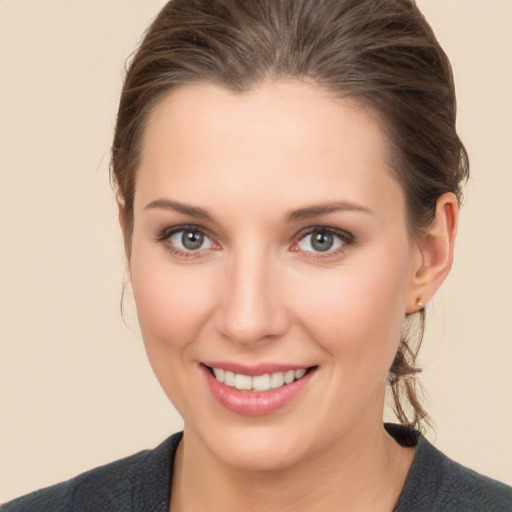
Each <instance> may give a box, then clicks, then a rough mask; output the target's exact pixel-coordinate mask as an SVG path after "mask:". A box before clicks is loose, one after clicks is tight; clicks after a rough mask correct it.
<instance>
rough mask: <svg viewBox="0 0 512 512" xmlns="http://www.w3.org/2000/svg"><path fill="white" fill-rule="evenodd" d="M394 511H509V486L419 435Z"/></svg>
mask: <svg viewBox="0 0 512 512" xmlns="http://www.w3.org/2000/svg"><path fill="white" fill-rule="evenodd" d="M395 510H396V511H397V512H408V511H413V510H414V511H415V512H427V511H428V512H435V511H443V512H462V511H464V512H511V511H512V487H509V486H507V485H505V484H503V483H501V482H498V481H497V480H493V479H492V478H488V477H486V476H483V475H480V474H479V473H477V472H475V471H473V470H471V469H469V468H466V467H464V466H462V465H460V464H458V463H457V462H454V461H453V460H451V459H450V458H449V457H447V456H446V455H444V454H443V453H442V452H441V451H439V450H438V449H437V448H435V447H434V446H433V445H432V444H430V443H429V442H428V441H427V440H426V439H425V438H424V437H421V436H419V439H418V448H417V452H416V457H415V459H414V462H413V465H412V467H411V470H410V473H409V476H408V478H407V481H406V484H405V487H404V490H403V492H402V496H401V497H400V500H399V503H398V505H397V508H396V509H395Z"/></svg>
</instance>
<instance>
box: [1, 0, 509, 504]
mask: <svg viewBox="0 0 512 512" xmlns="http://www.w3.org/2000/svg"><path fill="white" fill-rule="evenodd" d="M162 4H163V2H162V1H156V0H101V1H100V0H61V1H59V0H32V1H29V0H0V233H1V242H0V243H1V250H0V343H1V354H0V461H1V462H0V500H6V499H9V498H12V497H14V496H16V495H19V494H21V493H25V492H27V491H29V490H32V489H35V488H38V487H41V486H45V485H48V484H51V483H54V482H57V481H59V480H62V479H65V478H68V477H71V476H73V475H75V474H76V473H78V472H81V471H84V470H86V469H88V468H91V467H93V466H97V465H99V464H102V463H105V462H107V461H110V460H113V459H115V458H119V457H121V456H123V455H128V454H130V453H133V452H135V451H137V450H140V449H142V448H146V447H151V446H154V445H155V444H156V443H158V442H159V441H160V440H162V439H163V438H164V437H166V436H167V435H169V434H170V433H171V432H173V431H175V430H177V429H179V428H180V424H181V420H180V418H179V417H178V416H177V414H176V413H175V412H174V411H173V409H172V407H171V406H170V405H169V403H168V402H167V399H166V398H165V397H164V395H163V392H162V391H161V390H160V388H159V386H158V384H157V382H156V380H155V379H154V378H153V376H152V373H151V370H150V368H149V365H148V363H147V361H146V357H145V354H144V352H143V349H142V346H141V341H140V338H139V334H138V330H137V327H136V322H135V319H134V315H133V311H131V312H129V314H128V317H127V323H128V327H125V326H124V325H123V322H122V320H121V317H120V314H119V299H120V292H121V284H122V280H123V272H124V263H123V251H122V244H121V237H120V234H119V232H118V229H117V224H116V212H115V208H114V203H113V199H112V193H111V191H110V189H109V185H108V178H107V168H108V150H109V144H110V141H111V134H112V127H113V119H114V113H115V109H116V102H117V98H118V92H119V87H120V83H121V75H122V69H123V63H124V61H125V59H126V57H127V56H128V54H129V52H130V51H131V50H132V49H133V48H134V47H135V45H136V43H137V41H138V38H139V35H140V34H141V32H142V30H143V29H144V28H145V26H146V24H147V22H148V21H149V19H150V18H151V16H153V15H154V14H155V13H156V11H157V10H158V8H159V7H160V6H161V5H162ZM419 4H420V6H421V7H423V9H424V11H425V13H426V15H427V17H428V18H429V20H430V21H431V23H432V24H433V26H434V28H435V30H436V32H437V34H438V36H439V38H440V40H441V42H442V43H443V44H444V46H445V48H446V50H447V52H448V54H449V55H450V56H451V58H452V62H453V65H454V69H455V77H456V81H457V86H458V94H459V106H460V112H459V118H460V131H461V134H462V136H463V139H464V141H465V142H466V145H467V147H468V150H469V152H470V156H471V162H472V172H473V177H472V180H471V183H470V185H469V187H468V189H467V194H466V195H467V205H466V207H465V209H464V212H463V215H462V225H461V229H460V238H459V241H458V246H457V251H456V262H455V268H454V270H453V272H452V274H451V276H450V278H449V280H448V282H447V283H446V285H445V287H444V289H443V290H442V291H441V292H440V293H439V294H438V296H437V298H436V299H435V302H434V304H433V306H430V307H429V308H430V309H429V313H430V315H429V316H430V326H431V327H430V330H429V334H428V336H427V339H426V341H425V351H424V361H425V362H426V364H427V369H426V371H425V373H424V377H423V381H424V383H425V385H426V388H427V389H428V392H429V399H428V407H429V410H430V412H431V414H432V416H433V418H434V420H435V422H436V425H437V435H435V434H433V433H431V434H430V437H431V438H432V439H434V440H435V442H436V444H437V445H438V446H439V447H441V448H442V449H443V450H445V451H446V452H447V453H448V454H449V455H451V456H452V457H453V458H455V459H457V460H459V461H460V462H462V463H464V464H466V465H469V466H471V467H473V468H475V469H477V470H479V471H481V472H484V473H487V474H489V475H491V476H494V477H496V478H499V479H501V480H504V481H507V482H508V483H512V462H511V461H512V436H511V435H510V433H511V432H512V411H511V409H512V407H511V398H512V371H511V367H512V321H511V307H512V199H511V195H512V150H511V148H512V29H511V27H512V1H511V0H420V1H419ZM128 302H129V301H128Z"/></svg>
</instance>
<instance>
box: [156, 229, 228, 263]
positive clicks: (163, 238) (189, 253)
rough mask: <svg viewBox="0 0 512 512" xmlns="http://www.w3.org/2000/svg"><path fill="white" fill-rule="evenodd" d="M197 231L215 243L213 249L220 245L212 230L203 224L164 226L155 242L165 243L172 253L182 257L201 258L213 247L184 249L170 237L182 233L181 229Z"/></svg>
mask: <svg viewBox="0 0 512 512" xmlns="http://www.w3.org/2000/svg"><path fill="white" fill-rule="evenodd" d="M187 230H188V231H197V232H199V233H201V234H202V235H204V236H205V237H206V238H208V239H209V240H210V241H211V243H212V244H213V249H214V250H215V249H216V248H218V247H219V244H218V242H217V241H216V240H215V238H214V237H213V236H212V235H211V234H210V232H209V231H208V230H207V229H205V228H204V227H202V226H198V225H196V224H180V225H177V226H169V227H166V228H164V229H163V230H161V231H160V232H159V234H158V235H157V236H156V237H155V242H157V243H160V244H163V245H164V246H165V247H166V248H167V249H168V250H169V251H170V252H171V253H173V254H175V255H177V256H180V257H182V258H199V257H201V256H203V255H204V253H205V252H206V251H210V250H212V247H209V248H207V249H197V250H195V251H193V250H183V249H180V248H179V247H177V246H176V245H174V244H173V243H171V241H170V239H171V237H172V236H173V235H175V234H176V233H180V232H181V231H187Z"/></svg>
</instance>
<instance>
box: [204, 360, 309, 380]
mask: <svg viewBox="0 0 512 512" xmlns="http://www.w3.org/2000/svg"><path fill="white" fill-rule="evenodd" d="M202 364H203V365H205V366H209V367H210V368H220V369H222V370H225V371H228V372H233V373H238V374H241V375H249V376H250V377H255V376H257V375H265V374H266V373H275V372H287V371H290V370H301V369H302V368H305V369H307V368H310V366H311V365H301V364H289V363H285V364H282V363H259V364H252V365H246V364H242V363H235V362H228V361H202Z"/></svg>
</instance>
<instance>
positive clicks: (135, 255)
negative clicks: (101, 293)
mask: <svg viewBox="0 0 512 512" xmlns="http://www.w3.org/2000/svg"><path fill="white" fill-rule="evenodd" d="M386 161H387V158H386V152H385V136H384V134H383V131H382V129H381V126H380V124H379V122H378V120H377V117H376V116H374V115H372V112H369V111H368V110H365V109H363V108H362V107H361V106H359V105H358V104H357V103H356V102H354V101H352V100H350V99H340V98H333V97H332V96H330V95H329V94H328V93H326V92H325V91H322V90H321V89H319V88H316V87H314V86H311V85H306V84H303V83H299V82H271V83H270V82H269V83H265V84H263V85H262V86H260V87H259V88H257V89H256V90H254V91H252V92H249V93H244V94H238V95H236V94H233V93H231V92H229V91H227V90H224V89H222V88H220V87H218V86H215V85H211V84H201V85H194V86H186V87H183V88H180V89H176V90H174V91H172V92H171V93H169V95H168V96H166V97H165V98H164V99H163V100H162V101H161V102H160V103H159V104H158V105H157V106H156V107H155V108H154V110H153V112H152V113H151V115H150V117H149V119H148V123H147V127H146V131H145V136H144V140H143V150H142V155H141V162H140V167H139V170H138V175H137V181H136V193H135V201H134V212H135V214H134V219H135V222H134V230H133V239H132V247H131V248H132V253H131V260H130V262H129V271H130V277H131V282H132V286H133V294H134V298H135V301H136V304H137V311H138V316H139V322H140V326H141V330H142V335H143V339H144V343H145V346H146V350H147V353H148V357H149V360H150V362H151V365H152V367H153V370H154V372H155V374H156V376H157V378H158V380H159V381H160V384H161V385H162V387H163V389H164V391H165V392H166V394H167V395H168V397H169V398H170V400H171V401H172V403H173V404H174V405H175V407H176V408H177V410H178V411H179V412H180V414H181V415H182V416H183V418H184V423H185V433H184V441H183V442H182V443H181V445H180V448H179V451H178V456H177V460H176V465H175V472H174V478H173V487H172V502H171V507H170V508H171V510H173V511H178V510H196V511H197V510H223V511H230V510H239V509H240V507H241V506H243V507H244V508H245V509H248V510H254V511H257V510H265V511H272V510H280V511H282V510H292V509H293V510H296V508H297V506H299V507H300V509H301V510H308V511H314V510H322V511H324V512H325V511H329V510H337V511H339V510H351V511H357V510H375V511H379V510H382V511H390V510H392V508H393V506H394V504H395V503H396V501H397V499H398V496H399V494H400V491H401V489H402V487H403V485H404V482H405V479H406V476H407V472H408V470H409V468H410V465H411V463H412V459H413V456H414V449H411V448H409V449H406V448H402V447H400V446H399V445H398V444H397V443H396V442H395V441H394V440H393V439H391V438H390V437H389V436H388V435H387V434H386V432H385V431H384V429H383V425H382V414H383V406H384V392H385V385H386V384H385V382H386V376H387V372H388V369H389V367H390V365H391V363H392V361H393V358H394V355H395V353H396V350H397V347H398V343H399V340H400V332H401V328H402V325H403V321H404V318H405V316H406V313H412V312H414V311H416V310H417V309H418V306H417V302H418V298H421V300H422V302H423V303H426V302H427V301H428V300H429V299H430V298H431V297H432V295H433V294H434V293H435V291H436V290H437V288H438V287H439V286H440V284H441V283H442V281H443V280H444V278H445V276H446V274H447V273H448V271H449V268H450V265H451V260H452V251H453V240H454V237H455V231H456V224H457V202H456V199H455V197H454V196H453V195H452V194H445V195H444V196H442V197H441V198H439V200H438V205H437V211H436V220H435V222H434V223H433V225H432V227H431V229H430V230H429V231H428V233H427V234H426V235H424V236H423V237H422V238H421V239H420V240H419V241H417V242H414V243H413V242H412V241H411V240H410V237H409V234H408V230H407V212H406V210H405V200H404V193H403V190H402V189H401V186H400V185H399V183H398V182H397V181H396V180H395V178H394V176H393V173H392V171H391V169H389V167H388V165H387V163H386ZM162 201H175V202H176V201H177V202H180V203H184V204H187V205H191V206H194V207H196V208H201V209H203V210H206V211H207V212H208V213H209V215H210V216H209V217H208V218H197V217H196V216H193V215H191V212H188V213H184V212H183V211H182V212H178V211H176V210H175V209H173V208H171V207H169V204H168V203H165V204H164V203H162ZM155 202H156V203H155ZM333 204H336V205H337V206H338V207H339V206H340V204H341V205H342V206H343V207H342V208H341V209H336V210H335V211H331V212H329V213H326V212H323V213H319V212H316V214H315V215H312V216H311V215H310V216H309V217H307V218H304V217H300V218H295V219H294V220H291V221H290V220H289V219H288V220H287V217H289V216H290V212H293V211H297V210H300V209H304V208H308V207H311V206H312V205H324V206H325V205H330V206H332V205H333ZM347 205H350V208H347ZM119 207H120V221H121V225H122V226H123V225H124V209H123V204H122V201H120V205H119ZM310 213H311V212H310ZM295 217H298V216H297V215H296V216H295ZM190 225H193V226H196V227H197V228H199V229H202V230H203V231H204V232H205V233H206V234H207V236H206V237H205V239H204V240H205V242H204V244H203V245H202V246H201V247H200V248H199V249H198V250H187V249H186V248H184V247H183V246H181V249H180V240H181V233H179V234H178V235H174V236H171V235H170V234H169V228H176V229H179V227H180V226H190ZM316 227H321V228H323V229H324V230H325V229H331V230H338V231H336V234H335V235H334V238H333V240H334V242H335V243H334V246H333V247H334V249H333V250H327V251H325V252H319V251H315V248H314V246H313V245H312V244H311V236H310V232H311V229H313V228H316ZM208 360H215V361H231V362H237V363H241V364H246V365H253V364H258V363H269V362H270V363H287V364H293V365H299V366H304V367H311V366H316V371H315V373H314V375H313V376H312V378H311V379H310V381H309V382H308V384H307V385H306V387H305V388H304V389H303V390H302V391H301V393H300V394H299V395H298V396H297V397H295V398H294V399H293V400H292V401H291V402H290V403H287V404H286V405H285V406H284V407H283V408H281V409H279V410H278V411H276V412H274V413H272V414H269V415H264V416H258V417H252V416H245V415H241V414H236V413H234V412H231V411H229V410H227V409H225V408H224V407H223V406H222V405H220V404H219V403H218V402H217V400H216V399H215V398H214V397H213V395H212V394H211V392H210V390H209V388H208V386H207V385H206V381H205V378H204V374H203V372H202V371H201V366H200V365H201V362H202V361H208Z"/></svg>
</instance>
